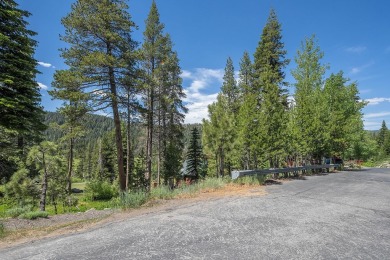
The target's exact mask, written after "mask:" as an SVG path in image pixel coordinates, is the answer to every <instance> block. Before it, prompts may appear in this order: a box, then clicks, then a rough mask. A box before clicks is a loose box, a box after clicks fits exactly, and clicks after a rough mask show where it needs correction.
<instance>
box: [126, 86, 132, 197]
mask: <svg viewBox="0 0 390 260" xmlns="http://www.w3.org/2000/svg"><path fill="white" fill-rule="evenodd" d="M130 127H131V117H130V93H128V100H127V132H126V134H127V136H126V140H127V144H126V145H127V154H126V156H127V162H126V163H127V164H126V190H129V183H130V185H131V183H132V178H131V174H132V171H133V156H132V152H131V131H130V130H131V128H130Z"/></svg>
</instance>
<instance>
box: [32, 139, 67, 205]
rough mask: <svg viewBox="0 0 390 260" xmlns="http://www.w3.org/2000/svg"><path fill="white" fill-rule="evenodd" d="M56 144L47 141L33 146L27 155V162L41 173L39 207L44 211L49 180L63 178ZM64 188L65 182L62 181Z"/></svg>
mask: <svg viewBox="0 0 390 260" xmlns="http://www.w3.org/2000/svg"><path fill="white" fill-rule="evenodd" d="M57 149H58V148H57V146H56V145H55V144H54V143H52V142H48V141H44V142H42V143H40V144H39V145H36V146H33V147H32V148H31V150H30V151H29V153H28V156H27V164H28V165H33V166H35V168H36V169H37V170H38V171H39V172H40V173H41V178H42V181H41V196H40V202H39V209H40V210H41V211H45V208H46V204H47V194H48V191H50V189H51V187H50V182H53V181H60V180H65V178H61V177H63V176H65V171H64V167H63V160H62V158H61V157H60V156H59V155H58V150H57ZM62 187H64V190H65V183H62Z"/></svg>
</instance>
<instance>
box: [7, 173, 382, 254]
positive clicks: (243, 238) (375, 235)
mask: <svg viewBox="0 0 390 260" xmlns="http://www.w3.org/2000/svg"><path fill="white" fill-rule="evenodd" d="M266 189H267V191H268V195H266V196H252V197H229V198H219V199H214V200H207V201H198V202H194V203H192V204H187V205H183V206H179V207H175V208H171V209H165V210H164V211H161V212H158V213H153V214H145V215H141V216H136V217H129V218H128V219H126V220H123V221H120V222H115V223H110V224H107V225H104V226H103V227H101V228H99V229H92V230H89V231H87V232H82V233H76V234H71V235H65V236H61V237H57V238H54V239H53V238H51V239H44V240H40V241H37V242H34V243H27V244H23V245H19V246H16V247H12V248H8V249H3V250H0V259H3V260H6V259H39V260H42V259H390V170H387V169H367V170H362V171H356V172H353V171H349V172H340V173H335V174H329V175H325V176H312V177H306V180H294V181H291V182H284V183H283V184H282V185H272V186H267V188H266Z"/></svg>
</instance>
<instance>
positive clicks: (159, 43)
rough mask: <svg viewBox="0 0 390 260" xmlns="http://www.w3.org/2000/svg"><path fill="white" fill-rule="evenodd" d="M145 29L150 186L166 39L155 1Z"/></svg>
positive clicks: (143, 62) (142, 59) (142, 52)
mask: <svg viewBox="0 0 390 260" xmlns="http://www.w3.org/2000/svg"><path fill="white" fill-rule="evenodd" d="M145 22H146V29H145V31H144V42H143V44H142V48H141V51H140V56H141V64H142V69H143V71H144V91H145V93H144V102H145V104H146V106H145V107H146V115H145V117H146V125H147V141H146V142H147V145H146V168H147V169H146V171H147V173H148V178H149V185H150V188H151V187H152V183H153V174H152V159H153V134H154V125H155V123H154V118H155V110H156V104H155V103H156V101H157V94H158V87H159V85H158V84H159V82H158V80H157V74H158V73H159V72H158V70H159V69H160V68H161V65H162V64H163V63H164V58H165V57H164V55H163V54H164V53H163V46H164V41H165V40H166V39H165V38H164V37H163V29H164V25H163V24H162V23H160V15H159V13H158V10H157V5H156V3H155V1H153V2H152V6H151V8H150V11H149V15H148V18H147V19H146V21H145Z"/></svg>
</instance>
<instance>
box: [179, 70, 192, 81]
mask: <svg viewBox="0 0 390 260" xmlns="http://www.w3.org/2000/svg"><path fill="white" fill-rule="evenodd" d="M180 77H181V78H183V79H191V78H192V73H191V72H190V71H188V70H183V71H182V72H181V74H180Z"/></svg>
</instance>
